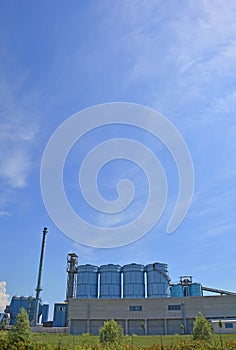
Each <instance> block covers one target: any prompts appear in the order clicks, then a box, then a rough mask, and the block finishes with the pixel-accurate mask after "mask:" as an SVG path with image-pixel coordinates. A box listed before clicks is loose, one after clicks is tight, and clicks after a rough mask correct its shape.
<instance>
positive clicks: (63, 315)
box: [52, 303, 67, 327]
mask: <svg viewBox="0 0 236 350" xmlns="http://www.w3.org/2000/svg"><path fill="white" fill-rule="evenodd" d="M52 324H53V327H66V325H67V303H56V304H54V313H53V323H52Z"/></svg>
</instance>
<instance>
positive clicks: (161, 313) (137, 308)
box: [6, 228, 236, 335]
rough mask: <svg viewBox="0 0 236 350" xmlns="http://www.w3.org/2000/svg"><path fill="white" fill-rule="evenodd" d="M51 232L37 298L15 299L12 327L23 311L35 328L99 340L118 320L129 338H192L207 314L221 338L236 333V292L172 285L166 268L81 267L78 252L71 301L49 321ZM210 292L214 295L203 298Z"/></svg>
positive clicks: (70, 263)
mask: <svg viewBox="0 0 236 350" xmlns="http://www.w3.org/2000/svg"><path fill="white" fill-rule="evenodd" d="M46 233H47V229H46V228H44V231H43V241H42V249H41V256H40V264H39V273H38V283H37V287H36V297H13V298H12V300H11V304H10V305H9V306H7V308H6V312H8V313H9V314H10V316H11V321H10V323H11V324H14V322H15V319H16V316H17V314H18V313H19V311H20V309H21V308H22V307H23V308H24V309H25V310H26V311H27V313H28V315H29V319H30V322H31V324H32V326H34V327H35V326H36V325H37V324H38V323H39V322H40V323H41V324H43V325H45V326H47V327H51V329H49V328H47V329H46V328H45V332H46V331H49V332H50V331H54V330H55V329H58V330H59V329H61V330H63V331H65V330H67V331H68V332H69V333H71V334H83V333H90V334H94V335H97V334H99V329H100V328H101V327H102V326H103V324H104V322H105V321H107V320H110V319H114V320H116V321H117V322H118V323H119V324H120V325H121V326H122V328H123V330H124V334H138V335H141V334H142V335H143V334H145V335H154V334H160V335H164V334H175V333H182V332H183V330H184V333H186V334H187V333H191V332H192V330H193V323H194V320H195V319H196V317H197V315H198V312H202V313H203V315H204V316H205V317H206V318H207V319H209V320H211V321H212V324H213V327H214V330H215V331H217V324H218V322H219V320H222V329H221V332H222V333H232V332H235V331H236V321H235V320H236V293H233V292H229V291H224V290H221V289H214V288H209V287H205V286H202V285H201V284H200V283H195V282H193V281H192V277H191V276H182V277H180V280H179V282H178V283H176V284H173V283H171V279H170V277H169V272H168V265H167V264H165V263H160V262H154V263H151V264H148V265H146V266H144V265H142V264H137V263H132V264H126V265H124V266H120V265H115V264H106V265H102V266H95V265H90V264H86V265H79V264H78V256H77V255H76V254H75V253H70V254H68V256H67V269H66V270H67V285H66V300H65V301H63V302H59V303H55V305H54V314H53V321H50V322H48V311H49V305H47V304H42V302H41V299H40V292H41V290H42V287H41V275H42V268H43V257H44V249H45V238H46ZM205 291H208V292H213V293H214V295H208V296H204V295H203V293H204V292H205ZM216 294H218V295H216ZM41 315H42V318H41V319H40V316H41ZM65 327H66V328H65ZM34 329H37V328H34ZM41 331H42V327H41Z"/></svg>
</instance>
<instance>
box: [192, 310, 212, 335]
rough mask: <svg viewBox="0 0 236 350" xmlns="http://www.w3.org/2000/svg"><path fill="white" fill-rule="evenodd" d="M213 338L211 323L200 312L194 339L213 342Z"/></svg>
mask: <svg viewBox="0 0 236 350" xmlns="http://www.w3.org/2000/svg"><path fill="white" fill-rule="evenodd" d="M212 337H213V330H212V326H211V323H210V322H209V321H208V320H207V319H206V318H205V317H204V316H203V314H202V313H201V312H199V313H198V316H197V318H196V320H195V322H194V326H193V339H194V340H206V341H211V340H212Z"/></svg>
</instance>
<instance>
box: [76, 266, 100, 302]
mask: <svg viewBox="0 0 236 350" xmlns="http://www.w3.org/2000/svg"><path fill="white" fill-rule="evenodd" d="M97 296H98V267H97V266H94V265H90V264H86V265H79V266H78V275H77V291H76V298H97Z"/></svg>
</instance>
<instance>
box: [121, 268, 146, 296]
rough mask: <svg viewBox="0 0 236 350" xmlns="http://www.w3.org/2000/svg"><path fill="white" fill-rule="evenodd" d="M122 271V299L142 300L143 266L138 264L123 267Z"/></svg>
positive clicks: (143, 289) (143, 290)
mask: <svg viewBox="0 0 236 350" xmlns="http://www.w3.org/2000/svg"><path fill="white" fill-rule="evenodd" d="M122 271H123V297H124V298H144V297H145V287H144V266H143V265H140V264H135V263H133V264H128V265H124V266H123V268H122Z"/></svg>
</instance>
